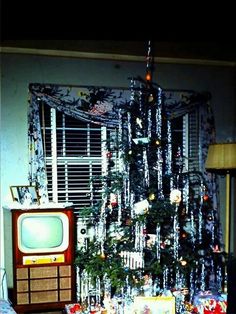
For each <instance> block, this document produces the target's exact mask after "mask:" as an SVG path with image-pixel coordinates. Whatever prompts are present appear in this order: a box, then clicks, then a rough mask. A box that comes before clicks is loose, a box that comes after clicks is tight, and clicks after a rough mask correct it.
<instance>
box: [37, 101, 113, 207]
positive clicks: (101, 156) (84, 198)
mask: <svg viewBox="0 0 236 314" xmlns="http://www.w3.org/2000/svg"><path fill="white" fill-rule="evenodd" d="M41 126H42V127H41V128H42V134H43V143H44V151H45V160H46V171H47V179H48V194H49V200H50V201H54V202H73V204H74V206H75V209H76V210H79V209H81V208H84V207H91V206H93V205H94V204H95V203H96V202H99V201H100V200H101V192H102V182H101V178H100V179H98V180H91V178H92V177H94V176H98V177H100V176H101V175H104V174H105V173H106V167H107V165H106V155H105V152H106V145H105V143H106V138H107V135H110V133H111V132H110V131H109V130H107V128H105V127H100V126H99V125H97V124H93V123H86V122H83V121H80V120H77V119H75V118H73V117H70V116H67V115H65V114H62V113H61V112H60V111H57V110H55V109H53V108H51V107H49V106H46V105H42V111H41Z"/></svg>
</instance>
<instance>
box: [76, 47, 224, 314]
mask: <svg viewBox="0 0 236 314" xmlns="http://www.w3.org/2000/svg"><path fill="white" fill-rule="evenodd" d="M152 72H153V58H152V56H151V51H150V46H149V50H148V56H147V68H146V76H145V79H141V78H131V86H130V90H131V98H130V101H129V102H128V103H126V104H125V105H123V106H121V107H120V108H119V126H118V132H117V136H116V137H114V135H112V133H111V134H110V136H109V137H108V138H107V140H106V142H105V143H104V145H105V146H106V151H107V153H106V158H105V163H106V172H105V173H104V175H103V176H102V178H101V177H93V178H91V180H93V181H96V180H102V182H103V187H104V189H103V195H102V202H101V203H99V204H95V205H94V206H93V208H86V209H84V210H83V211H81V213H80V217H81V219H86V222H87V224H88V225H90V226H91V229H93V230H94V233H93V236H92V237H91V239H90V241H86V242H84V243H82V244H81V245H80V246H79V247H78V250H77V257H76V265H77V270H78V274H77V275H78V277H77V283H78V299H79V301H80V302H81V303H87V304H88V305H89V306H90V307H91V304H93V303H94V302H95V303H102V302H104V303H106V301H107V296H109V298H113V300H114V299H116V302H117V308H119V307H121V306H123V309H124V306H125V305H124V304H126V305H127V304H128V303H129V302H132V300H133V298H134V297H135V296H139V295H143V296H158V295H166V296H170V295H174V296H175V298H176V313H184V312H186V313H191V310H192V309H191V307H190V306H189V308H187V305H186V304H188V302H189V304H191V302H192V300H193V297H194V295H195V294H196V293H197V292H199V291H212V292H213V293H218V292H221V291H222V289H223V283H224V253H222V251H221V247H220V245H221V243H220V239H219V235H220V229H219V226H220V225H219V219H218V215H217V213H216V211H215V210H214V209H213V208H214V206H213V204H212V199H211V197H210V196H209V193H208V189H209V186H208V184H207V182H206V180H205V177H204V175H203V173H202V172H200V171H199V170H191V171H190V170H189V169H188V167H187V166H186V164H187V161H186V158H185V156H184V153H183V150H182V148H181V145H180V144H179V142H178V141H177V142H175V140H176V138H175V139H174V138H172V132H171V128H172V127H173V126H172V124H171V122H170V111H169V110H168V109H167V108H166V107H164V106H163V94H162V89H161V87H160V86H158V85H157V84H155V83H153V82H152ZM114 156H116V158H114ZM113 304H115V301H113ZM118 312H119V311H118V310H117V313H118ZM122 313H123V312H122ZM127 313H128V312H127Z"/></svg>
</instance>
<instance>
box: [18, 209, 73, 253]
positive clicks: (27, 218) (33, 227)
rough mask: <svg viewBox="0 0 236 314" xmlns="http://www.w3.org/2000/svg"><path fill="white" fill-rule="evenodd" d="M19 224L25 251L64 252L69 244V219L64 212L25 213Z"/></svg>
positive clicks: (21, 248) (19, 241)
mask: <svg viewBox="0 0 236 314" xmlns="http://www.w3.org/2000/svg"><path fill="white" fill-rule="evenodd" d="M17 224H18V228H17V230H18V247H19V250H20V251H21V252H23V253H29V254H30V253H50V252H62V251H64V250H66V249H67V247H68V245H69V220H68V217H67V215H65V214H64V213H56V212H54V213H53V212H52V213H51V212H50V213H24V214H22V215H20V216H19V218H18V221H17Z"/></svg>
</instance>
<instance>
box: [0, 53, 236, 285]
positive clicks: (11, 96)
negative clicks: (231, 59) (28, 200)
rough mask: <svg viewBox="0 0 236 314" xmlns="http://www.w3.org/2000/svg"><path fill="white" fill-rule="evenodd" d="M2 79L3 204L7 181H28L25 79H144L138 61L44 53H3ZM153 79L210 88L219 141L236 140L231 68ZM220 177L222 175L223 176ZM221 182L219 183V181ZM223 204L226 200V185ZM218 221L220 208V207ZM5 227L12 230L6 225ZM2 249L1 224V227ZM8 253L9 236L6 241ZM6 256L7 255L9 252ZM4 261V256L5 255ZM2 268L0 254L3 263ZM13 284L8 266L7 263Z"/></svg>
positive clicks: (120, 82) (174, 72)
mask: <svg viewBox="0 0 236 314" xmlns="http://www.w3.org/2000/svg"><path fill="white" fill-rule="evenodd" d="M1 67H2V82H1V93H2V96H1V169H2V171H1V204H0V205H1V207H0V208H2V207H3V205H4V204H6V203H7V202H8V201H9V200H10V189H9V187H10V186H11V185H24V184H28V180H27V172H28V166H27V162H28V156H27V105H28V103H27V100H28V84H29V83H36V82H38V83H56V84H68V85H98V86H113V87H129V82H130V80H129V78H130V77H136V76H138V75H139V76H141V77H144V75H145V71H146V64H143V63H142V62H118V61H104V60H103V61H100V60H88V59H84V60H83V59H76V58H74V59H69V58H62V57H61V58H56V57H48V56H33V55H17V54H2V59H1ZM153 80H154V81H155V82H158V84H160V85H161V86H162V88H164V89H181V90H183V89H186V90H194V91H200V92H201V91H208V92H210V93H211V94H212V108H213V111H214V115H215V123H216V139H217V141H218V142H223V141H227V140H234V141H236V95H235V90H234V87H235V85H236V84H235V70H234V68H233V67H226V66H224V67H223V66H203V65H180V64H158V63H157V64H156V69H155V73H154V79H153ZM222 180H223V178H222ZM222 180H221V181H222ZM220 187H221V203H222V204H224V183H223V181H222V182H221V184H220ZM221 212H222V214H221V216H222V223H223V221H224V210H223V207H222V210H221ZM2 215H3V211H1V223H2V221H3V218H2ZM4 227H5V230H10V226H9V225H5V226H4ZM1 232H2V234H1V239H2V240H1V249H2V250H3V245H4V243H3V227H2V225H1ZM5 245H6V246H7V251H8V252H10V250H11V247H10V240H7V242H5ZM9 260H10V256H9ZM6 261H8V257H7V259H6ZM3 266H4V261H3V254H2V252H1V267H3ZM5 266H6V267H7V268H8V269H7V271H8V282H9V286H12V272H11V270H10V269H11V265H10V264H9V263H8V262H6V265H5Z"/></svg>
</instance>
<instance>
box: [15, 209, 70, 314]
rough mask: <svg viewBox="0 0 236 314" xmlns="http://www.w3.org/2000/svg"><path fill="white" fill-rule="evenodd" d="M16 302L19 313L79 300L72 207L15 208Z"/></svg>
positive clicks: (52, 307)
mask: <svg viewBox="0 0 236 314" xmlns="http://www.w3.org/2000/svg"><path fill="white" fill-rule="evenodd" d="M11 213H12V232H13V234H12V238H13V268H14V269H13V273H14V289H13V296H14V298H13V299H14V300H13V304H14V305H15V306H14V307H15V309H16V311H17V313H20V312H21V311H22V312H27V311H32V310H35V309H37V310H38V309H44V308H47V309H48V308H50V309H59V308H61V309H63V308H64V306H65V304H66V303H71V302H74V301H75V278H74V277H75V271H74V265H73V261H74V251H75V243H74V238H75V235H74V232H75V227H74V213H73V209H72V208H61V209H59V208H55V209H54V208H50V209H30V210H16V209H15V210H12V211H11Z"/></svg>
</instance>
